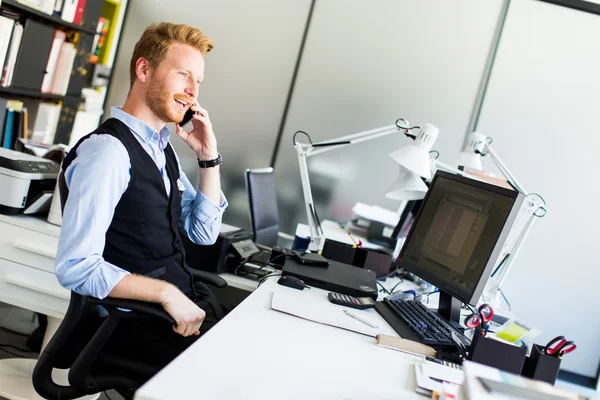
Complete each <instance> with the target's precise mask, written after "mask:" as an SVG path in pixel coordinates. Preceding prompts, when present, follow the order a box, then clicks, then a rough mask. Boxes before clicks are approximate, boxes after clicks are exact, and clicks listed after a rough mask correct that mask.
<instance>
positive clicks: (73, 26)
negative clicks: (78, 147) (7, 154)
mask: <svg viewBox="0 0 600 400" xmlns="http://www.w3.org/2000/svg"><path fill="white" fill-rule="evenodd" d="M47 1H51V0H47ZM69 1H70V3H73V2H74V3H75V4H76V7H77V8H76V12H77V13H78V17H77V18H73V17H72V14H71V18H69V17H65V16H66V15H68V14H63V15H62V17H65V19H68V21H71V20H74V21H75V23H71V22H68V21H65V20H63V19H62V17H61V14H60V13H57V12H54V14H52V15H50V14H48V13H45V12H44V11H42V10H41V8H40V9H37V8H33V7H30V6H28V5H27V4H25V3H20V2H19V1H17V0H0V12H1V14H2V16H3V17H5V18H9V19H12V20H14V21H15V23H14V27H12V25H11V28H9V29H10V30H9V31H8V32H9V35H8V36H6V35H5V36H4V38H2V37H0V40H3V39H4V40H6V41H8V40H9V39H10V41H11V42H12V40H13V38H14V37H15V35H14V32H15V31H14V29H16V26H17V23H18V24H19V25H21V26H22V27H23V28H22V32H23V33H22V38H23V39H21V38H19V39H18V40H20V42H19V41H17V42H15V43H16V45H15V46H14V48H15V49H18V52H15V54H16V62H15V61H14V60H13V61H12V64H10V65H12V69H13V70H14V75H12V74H11V78H10V79H8V83H5V82H4V81H3V79H2V75H3V74H2V71H4V75H6V68H7V65H9V63H8V59H9V56H8V55H9V54H10V51H11V50H12V48H11V46H12V44H8V45H7V46H8V47H7V48H8V50H6V51H5V53H4V54H5V60H4V65H0V80H2V85H5V86H0V106H2V104H8V103H6V101H8V100H16V101H17V103H19V104H20V103H23V105H22V106H23V107H24V109H26V111H20V110H21V108H16V109H12V108H9V107H13V106H6V107H7V110H9V109H10V112H11V113H12V114H13V117H14V118H13V120H14V121H17V120H18V121H19V122H18V123H17V128H14V124H13V125H11V127H10V128H8V126H9V125H8V123H7V122H6V121H8V119H5V118H8V117H5V116H4V115H3V113H2V112H0V119H2V120H0V146H3V145H4V147H6V146H7V144H6V142H5V141H4V140H3V139H2V138H3V137H8V132H9V131H11V129H12V131H11V132H12V135H11V136H10V137H11V140H13V139H14V138H15V137H25V138H31V137H32V135H35V134H36V132H37V133H38V136H37V137H38V138H39V137H40V135H39V133H41V132H50V134H49V135H41V137H44V139H43V140H44V143H45V144H46V145H49V144H65V145H69V144H72V143H71V142H72V138H75V137H78V136H82V135H83V134H85V133H89V132H91V131H93V130H94V129H95V128H96V127H97V125H98V124H99V123H100V120H101V118H102V114H103V110H104V103H105V101H106V95H107V93H108V90H109V88H110V81H111V79H112V66H113V65H112V64H113V62H114V56H115V53H116V50H117V48H118V45H119V42H120V36H121V31H122V26H123V22H124V19H125V15H126V12H127V8H128V0H64V2H63V4H67V2H69ZM32 4H33V3H32ZM34 7H35V6H34ZM64 10H66V6H65V8H63V11H64ZM71 10H73V8H72V7H71ZM45 11H48V12H49V10H47V9H46V10H45ZM65 12H66V11H65ZM103 20H109V21H110V25H108V29H106V30H105V31H104V32H102V33H103V35H100V34H99V30H100V28H101V26H102V24H101V23H100V22H101V21H103ZM0 22H2V21H0ZM1 25H2V24H0V36H1V33H2V32H1V29H2V26H1ZM28 25H29V26H28ZM34 28H35V29H36V33H32V32H31V31H30V32H29V36H28V37H29V41H26V40H25V37H26V36H27V34H28V33H27V29H30V30H33V29H34ZM11 31H12V32H13V34H11V33H10V32H11ZM60 31H62V32H64V34H63V33H61V35H63V36H64V39H63V40H62V41H60V43H58V45H57V43H56V40H57V35H58V34H59V33H60ZM102 36H104V37H103V41H102V43H103V46H101V47H100V48H98V49H97V50H96V48H97V47H98V43H99V40H100V38H101V37H102ZM32 37H33V38H34V39H33V40H32V39H31V38H32ZM0 44H1V43H0ZM26 44H27V45H26ZM65 45H68V47H71V48H72V49H71V50H70V54H69V56H68V57H66V58H65V56H64V54H63V52H64V50H65V49H64V47H65ZM5 47H6V46H5ZM54 48H57V49H58V50H57V51H56V52H55V53H54V54H55V57H54V58H53V56H52V54H53V52H54ZM1 49H2V46H0V50H1ZM100 51H101V53H100V54H97V53H98V52H100ZM94 53H96V55H99V57H98V56H96V57H92V55H93V54H94ZM67 54H68V53H67ZM65 59H66V60H68V62H66V61H64V60H65ZM52 60H54V62H52ZM61 62H63V63H66V64H68V66H67V68H66V69H65V68H62V67H63V65H61ZM71 63H72V67H71ZM51 65H52V67H51ZM97 65H98V66H101V67H102V68H100V67H99V68H97ZM96 74H98V76H105V77H106V76H108V79H105V80H104V82H100V80H95V79H94V76H95V75H96ZM17 75H20V77H19V79H17ZM30 76H32V77H33V78H34V79H29V77H30ZM57 77H60V79H57ZM4 78H5V77H4ZM35 78H37V80H36V79H35ZM42 78H44V79H43V82H42ZM47 78H48V79H47ZM46 80H47V81H48V82H49V86H48V85H47V84H46ZM57 80H58V81H60V84H57ZM38 82H39V83H38ZM93 84H94V85H96V86H92V85H93ZM42 87H44V89H43V91H44V92H43V93H42ZM47 92H50V93H47ZM45 103H50V104H51V105H52V104H55V105H57V106H58V109H59V110H60V111H57V110H54V111H53V112H54V113H55V114H54V117H52V118H51V120H52V121H57V122H56V125H55V124H52V127H50V128H44V129H40V128H39V126H38V127H36V124H35V122H36V120H37V118H38V112H39V114H40V115H39V116H41V117H42V120H45V119H44V118H46V120H47V118H48V117H47V115H46V114H45V112H46V111H47V110H48V107H47V104H45ZM11 104H13V105H14V104H15V103H11ZM41 105H44V106H45V107H40V106H41ZM40 110H44V113H42V112H41V111H40ZM0 111H2V110H0ZM7 112H8V111H7ZM56 113H59V114H58V117H56V115H57V114H56ZM25 119H27V123H24V120H25ZM38 125H39V124H38ZM94 125H95V126H94ZM42 126H45V125H43V124H42ZM24 129H27V130H28V132H27V133H26V132H24ZM50 138H53V139H50ZM48 140H49V141H48ZM46 141H48V142H46Z"/></svg>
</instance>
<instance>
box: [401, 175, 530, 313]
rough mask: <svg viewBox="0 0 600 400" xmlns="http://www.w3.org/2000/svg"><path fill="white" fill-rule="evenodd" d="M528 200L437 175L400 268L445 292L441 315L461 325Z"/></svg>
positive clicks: (489, 186) (482, 184)
mask: <svg viewBox="0 0 600 400" xmlns="http://www.w3.org/2000/svg"><path fill="white" fill-rule="evenodd" d="M523 200H524V196H523V195H522V194H520V193H519V192H517V191H515V190H510V189H506V188H502V187H499V186H495V185H492V184H489V183H485V182H480V181H477V180H474V179H470V178H465V177H463V176H459V175H455V174H451V173H447V172H443V171H438V172H437V173H436V174H435V176H434V177H433V180H432V182H431V185H430V187H429V190H428V191H427V194H426V196H425V199H424V200H423V204H422V205H421V207H420V209H419V212H418V214H417V217H416V219H415V221H414V223H413V226H412V228H411V230H410V232H409V233H408V236H407V238H406V241H405V242H404V246H403V247H402V250H401V251H400V255H399V257H398V258H399V266H400V267H401V268H404V269H406V270H407V271H409V272H412V273H414V274H415V275H417V276H418V277H420V278H422V279H424V280H426V281H427V282H429V283H431V284H432V285H434V286H436V287H438V288H439V290H440V305H439V309H438V312H439V313H440V314H441V315H442V317H444V318H446V319H447V320H448V321H450V322H458V319H459V317H460V307H461V305H462V304H461V302H463V303H468V304H471V305H476V303H477V301H478V300H479V297H480V296H481V292H482V291H483V288H484V287H485V284H486V282H487V280H488V278H489V276H490V274H491V272H492V270H493V268H494V265H495V264H496V262H497V261H498V258H499V256H500V253H501V251H502V246H503V243H504V242H505V240H506V238H507V236H508V234H509V231H510V229H511V226H512V224H513V222H514V220H515V218H516V216H517V214H518V212H519V209H520V207H521V204H522V202H523Z"/></svg>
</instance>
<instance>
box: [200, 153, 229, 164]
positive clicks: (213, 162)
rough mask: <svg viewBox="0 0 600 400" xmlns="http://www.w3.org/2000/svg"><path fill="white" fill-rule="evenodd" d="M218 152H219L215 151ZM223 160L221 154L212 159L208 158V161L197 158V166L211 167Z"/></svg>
mask: <svg viewBox="0 0 600 400" xmlns="http://www.w3.org/2000/svg"><path fill="white" fill-rule="evenodd" d="M217 154H219V153H217ZM222 162H223V157H221V154H219V156H218V157H217V158H215V159H214V160H208V161H201V160H200V159H198V166H199V167H200V168H212V167H216V166H217V165H219V164H221V163H222Z"/></svg>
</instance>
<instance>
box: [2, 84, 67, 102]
mask: <svg viewBox="0 0 600 400" xmlns="http://www.w3.org/2000/svg"><path fill="white" fill-rule="evenodd" d="M3 95H9V96H10V95H12V96H19V97H26V98H29V99H40V100H62V99H64V98H65V96H63V95H60V94H52V93H41V92H39V91H38V92H36V91H34V90H28V89H22V88H13V87H0V96H3Z"/></svg>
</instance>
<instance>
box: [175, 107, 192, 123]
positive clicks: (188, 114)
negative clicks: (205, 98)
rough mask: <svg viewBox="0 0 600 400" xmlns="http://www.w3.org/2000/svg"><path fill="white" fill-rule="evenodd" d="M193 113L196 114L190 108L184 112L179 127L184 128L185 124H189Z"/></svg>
mask: <svg viewBox="0 0 600 400" xmlns="http://www.w3.org/2000/svg"><path fill="white" fill-rule="evenodd" d="M195 113H196V112H195V111H194V110H192V109H191V108H190V109H188V110H187V111H186V112H185V115H184V116H183V119H182V120H181V122H180V123H179V126H184V125H185V124H187V123H188V122H190V121H191V119H192V117H193V116H194V114H195Z"/></svg>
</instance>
